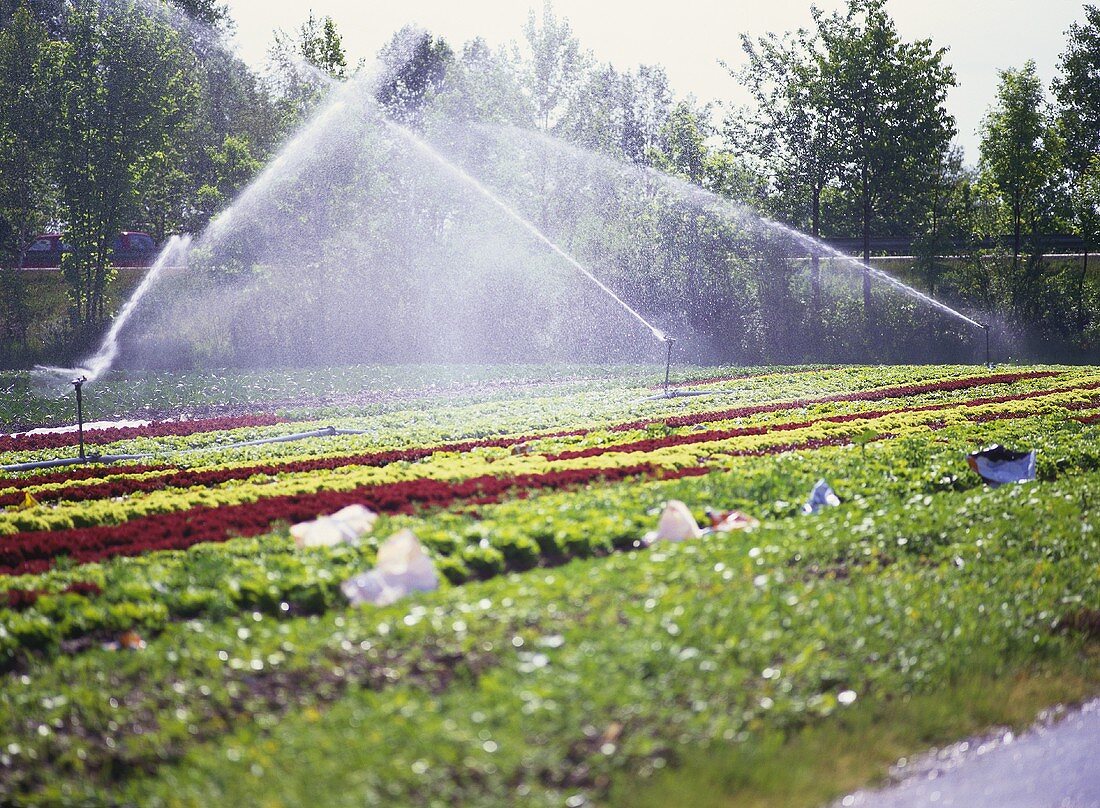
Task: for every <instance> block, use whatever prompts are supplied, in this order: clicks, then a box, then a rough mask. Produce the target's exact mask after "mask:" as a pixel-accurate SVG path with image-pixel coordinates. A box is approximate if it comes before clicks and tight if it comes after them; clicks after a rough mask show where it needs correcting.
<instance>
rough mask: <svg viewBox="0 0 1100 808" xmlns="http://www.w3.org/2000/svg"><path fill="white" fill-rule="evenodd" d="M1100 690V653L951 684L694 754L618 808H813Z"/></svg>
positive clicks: (633, 789) (625, 796)
mask: <svg viewBox="0 0 1100 808" xmlns="http://www.w3.org/2000/svg"><path fill="white" fill-rule="evenodd" d="M1098 691H1100V646H1097V645H1095V644H1094V645H1093V646H1092V647H1091V649H1090V650H1087V651H1084V652H1082V653H1081V654H1080V655H1079V656H1078V657H1076V658H1074V659H1073V660H1071V661H1070V663H1069V664H1068V665H1061V666H1058V667H1056V668H1055V667H1050V666H1031V667H1022V668H1019V669H1017V670H1015V671H1012V672H1006V673H1005V674H1004V675H1001V676H999V677H996V678H993V677H989V676H976V677H973V678H965V679H962V680H960V681H956V682H952V683H950V684H949V685H947V686H945V687H943V688H941V689H940V690H938V691H937V692H936V693H934V694H916V695H905V696H902V697H901V698H898V699H892V700H884V701H875V702H871V703H863V704H860V705H859V706H857V707H855V708H854V709H852V710H849V711H847V712H845V713H843V714H842V715H840V716H837V717H833V718H829V719H825V720H824V721H822V722H821V723H820V724H815V725H811V726H808V727H803V728H800V729H798V730H796V731H794V732H789V733H784V732H775V731H765V732H759V733H754V734H752V735H750V736H749V737H748V738H746V739H745V740H744V741H743V742H741V743H737V744H725V745H719V746H710V747H708V748H706V749H704V750H698V751H693V752H692V753H691V754H690V755H689V756H686V758H685V760H684V761H683V762H682V763H681V765H679V766H677V767H675V768H672V769H665V770H663V771H662V772H660V773H658V774H657V775H655V776H654V777H652V778H649V779H646V780H641V779H638V778H629V779H623V780H621V781H619V782H617V783H616V785H615V788H614V789H613V790H612V792H611V794H610V795H609V798H608V800H607V804H608V805H609V806H615V807H616V808H618V807H619V806H621V807H622V808H627V806H629V808H659V807H660V806H668V805H692V806H695V807H696V808H732V806H737V808H815V807H816V806H821V805H825V804H827V803H828V802H830V801H832V800H836V799H838V798H839V797H841V796H843V795H845V794H849V793H851V792H852V791H855V790H857V789H860V788H866V787H868V786H872V785H874V784H877V783H883V782H884V781H885V780H886V779H887V773H888V771H889V769H890V767H892V766H894V765H895V764H896V763H898V761H900V760H903V759H907V760H912V758H913V757H914V756H915V755H919V754H921V753H924V752H928V751H929V748H930V747H935V746H937V745H942V744H946V743H951V742H954V741H957V740H959V739H962V738H967V737H973V736H975V735H981V734H983V733H985V732H988V731H989V730H990V729H991V728H993V727H1010V728H1012V729H1014V730H1017V731H1019V730H1022V729H1024V728H1026V727H1028V726H1029V725H1031V724H1032V723H1033V722H1034V721H1035V719H1036V717H1037V716H1038V715H1039V714H1040V713H1041V712H1042V711H1043V710H1045V709H1047V708H1049V707H1050V706H1051V705H1055V704H1061V705H1072V704H1075V703H1079V702H1081V701H1084V700H1087V699H1088V698H1089V697H1091V696H1094V695H1095V694H1096V693H1097V692H1098Z"/></svg>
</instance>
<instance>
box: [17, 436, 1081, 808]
mask: <svg viewBox="0 0 1100 808" xmlns="http://www.w3.org/2000/svg"><path fill="white" fill-rule="evenodd" d="M995 436H996V437H999V438H1001V439H1004V440H1008V439H1012V440H1013V441H1016V442H1022V443H1023V444H1030V445H1034V446H1035V447H1036V448H1038V449H1039V451H1040V458H1041V463H1040V476H1041V478H1042V481H1040V482H1037V483H1035V484H1030V485H1020V486H1006V487H1003V488H1000V489H997V490H989V489H986V488H985V487H983V486H980V485H977V484H975V482H974V480H973V479H972V478H971V477H970V476H969V474H968V472H966V470H965V467H964V465H963V464H962V462H961V459H960V449H961V448H962V444H965V443H967V442H968V441H969V440H974V441H975V442H984V441H985V440H987V439H989V438H991V437H994V434H991V433H989V432H983V431H982V428H975V431H974V433H973V434H972V435H953V436H949V438H950V442H949V443H948V444H945V445H931V444H929V443H927V442H924V443H921V442H920V441H917V440H908V439H901V440H898V441H895V442H892V443H882V444H877V445H872V446H868V447H867V448H866V450H865V451H860V450H858V449H849V450H833V451H821V452H817V453H814V454H813V455H786V456H782V457H777V458H775V459H774V461H769V462H766V463H761V462H760V461H759V460H757V462H756V463H754V464H750V465H745V466H741V465H736V466H731V470H730V473H728V474H715V475H711V476H708V477H704V478H697V479H692V480H683V481H678V482H675V483H672V482H666V483H661V482H656V483H651V484H646V485H635V486H614V487H602V488H601V487H596V488H592V489H590V490H586V491H584V492H581V493H573V494H570V495H568V496H566V495H562V494H552V495H546V496H542V497H537V498H534V499H532V500H530V501H528V502H524V503H515V504H504V505H500V506H496V507H492V508H485V509H484V510H483V512H482V514H481V517H482V518H481V519H480V520H476V521H475V520H472V519H470V518H469V517H468V516H466V517H464V516H461V515H454V514H440V515H436V516H435V517H429V518H425V519H422V520H409V521H403V520H394V521H393V522H391V523H390V524H389V525H385V526H383V527H386V528H388V527H394V526H396V525H397V524H398V523H401V524H412V525H414V526H416V527H417V528H418V529H419V531H420V532H421V533H422V535H423V536H424V538H425V540H426V541H427V542H428V544H429V545H430V546H432V547H433V548H434V549H435V550H436V551H437V552H438V551H439V549H440V547H441V546H443V545H445V544H446V542H447V541H451V542H452V543H458V544H462V545H464V546H465V545H470V544H471V543H476V544H477V546H481V540H482V539H487V540H488V546H489V547H490V548H492V549H493V550H495V551H496V552H498V553H499V554H500V556H501V560H500V561H499V562H498V565H497V568H498V569H503V568H505V567H506V565H507V558H508V555H506V551H507V548H508V547H509V546H512V547H514V546H515V545H516V544H517V542H519V541H520V540H521V539H529V540H531V541H534V542H535V543H536V544H538V543H539V542H540V541H542V542H548V543H550V544H551V545H552V546H555V547H562V546H567V545H568V544H570V542H572V544H574V545H575V546H576V547H577V548H578V549H580V548H582V547H587V548H589V549H590V550H591V552H603V551H606V550H608V549H610V547H613V546H614V545H616V544H625V543H626V542H627V540H628V539H631V538H633V537H635V536H636V535H637V534H638V532H639V531H640V530H642V529H643V528H645V527H648V526H651V525H652V522H653V521H654V520H655V518H656V509H657V508H658V507H659V506H660V503H661V502H662V501H663V500H665V499H667V498H669V497H673V496H675V497H679V498H682V499H684V500H685V501H686V502H687V503H688V504H689V505H690V506H691V507H692V509H693V510H694V511H696V512H697V513H698V512H699V511H700V510H701V509H702V508H703V507H704V506H705V505H707V504H717V505H721V506H725V507H729V506H739V507H744V508H746V509H749V510H751V511H753V512H755V513H756V514H757V515H758V516H761V517H763V520H764V521H763V523H762V525H761V526H760V527H759V528H757V529H756V530H753V531H749V532H742V533H733V534H726V535H717V536H712V537H708V538H704V539H702V540H699V541H695V542H688V543H684V544H661V545H657V546H655V547H653V548H651V549H649V550H637V551H635V550H630V551H626V552H621V553H612V554H610V555H609V556H607V557H605V558H599V559H590V560H578V561H575V562H573V563H571V564H569V565H567V566H565V567H558V568H554V569H539V570H529V571H527V572H522V573H520V572H516V573H512V574H508V575H498V576H496V577H494V578H493V579H491V580H488V581H482V582H472V583H467V584H466V585H464V586H452V587H446V588H444V589H443V590H442V591H439V592H435V593H425V594H420V595H417V596H415V597H412V598H409V599H407V600H404V601H401V602H399V603H397V604H395V605H393V606H391V607H387V608H384V609H376V608H371V607H365V608H358V609H344V608H340V609H331V610H329V611H327V612H325V613H324V614H321V615H311V616H294V615H293V614H292V615H289V616H286V615H284V616H280V615H279V610H278V609H269V608H266V607H263V606H262V605H260V604H257V605H254V606H252V607H250V609H251V611H249V612H247V613H246V614H245V615H244V619H243V620H242V619H239V618H236V617H232V616H231V617H228V618H227V619H220V617H221V616H222V615H224V612H223V613H222V615H218V614H216V610H214V611H211V612H209V613H208V614H206V615H204V616H202V617H201V618H198V617H197V618H193V619H190V620H187V621H184V622H168V623H166V624H163V625H160V626H159V627H160V628H162V629H163V631H162V633H161V634H160V636H159V637H156V638H152V637H150V640H151V641H150V643H149V645H148V647H146V648H145V649H144V650H142V651H135V652H129V651H121V652H117V651H107V650H102V649H100V648H98V647H93V648H91V649H89V650H88V651H87V652H86V653H83V654H78V655H71V656H70V655H62V656H59V657H54V658H48V659H47V658H41V657H32V658H30V659H28V660H25V661H24V662H23V664H22V665H21V667H20V669H19V670H18V671H16V672H14V673H11V674H8V675H7V676H6V677H5V678H4V679H3V680H2V681H0V737H3V738H4V739H5V746H4V747H3V748H2V749H0V802H24V803H40V804H50V805H56V804H65V803H70V804H77V803H81V802H93V803H104V802H106V803H114V802H119V803H125V804H141V805H203V804H228V803H230V802H234V801H236V802H238V803H240V804H270V805H291V804H318V802H321V803H323V804H326V805H334V806H337V805H362V804H395V805H396V804H401V805H436V804H439V805H442V804H462V805H501V804H513V803H521V804H524V805H561V804H563V802H565V801H566V800H569V802H568V803H567V804H570V805H583V804H587V801H589V800H594V799H599V798H600V797H601V795H603V794H604V793H605V792H606V789H607V788H608V786H609V784H610V783H611V782H612V780H614V779H615V778H616V777H618V776H620V775H621V774H623V773H630V774H631V775H632V776H643V777H644V776H646V775H647V774H650V773H652V772H654V771H656V770H658V769H660V768H662V767H664V766H667V765H670V764H675V763H676V761H677V760H678V759H681V758H682V757H683V756H685V755H690V754H691V750H692V749H693V748H697V747H699V746H701V745H707V744H713V743H727V742H728V743H739V742H745V741H746V739H747V738H749V737H750V736H751V734H752V733H754V732H756V731H758V730H761V729H776V730H785V729H794V728H797V727H799V726H803V725H806V724H808V723H811V722H815V721H818V720H820V719H821V718H822V717H824V716H828V715H830V714H833V713H835V712H836V711H838V710H844V709H849V708H848V707H846V706H845V705H847V704H849V703H851V702H853V700H854V701H855V703H856V704H857V705H858V704H859V703H862V702H865V701H869V700H887V699H895V698H899V697H904V696H905V695H906V694H909V693H916V692H925V693H934V692H936V691H937V689H939V688H942V687H944V686H946V685H948V684H950V683H951V682H953V681H959V680H961V679H964V678H966V677H972V676H977V675H979V674H990V675H997V674H999V673H1004V672H1006V671H1014V670H1016V669H1017V667H1018V666H1020V665H1027V664H1030V663H1032V662H1035V661H1038V660H1046V661H1048V662H1056V663H1058V664H1066V665H1070V664H1074V662H1073V661H1074V660H1075V659H1077V658H1078V656H1079V654H1080V653H1082V651H1083V650H1084V649H1085V647H1086V643H1087V641H1088V640H1087V637H1086V636H1085V635H1084V634H1082V633H1081V632H1080V631H1078V630H1077V629H1075V628H1074V627H1075V626H1087V625H1088V622H1087V620H1085V619H1080V618H1079V616H1080V615H1081V614H1086V613H1088V610H1090V609H1091V610H1094V611H1095V610H1096V609H1097V608H1098V607H1100V549H1098V543H1097V539H1096V534H1095V532H1094V526H1095V524H1096V520H1097V517H1098V516H1100V473H1097V472H1096V471H1092V470H1086V469H1095V468H1096V466H1097V462H1098V461H1100V450H1097V449H1094V448H1092V446H1091V444H1092V443H1093V441H1092V440H1091V438H1092V436H1093V432H1092V431H1091V430H1085V429H1083V428H1082V429H1077V430H1075V429H1073V428H1071V427H1061V426H1059V425H1058V424H1055V423H1044V422H1029V423H1023V422H1018V423H1015V424H1013V425H1012V426H1011V428H1010V427H1009V426H1008V425H1005V424H998V425H996V432H995ZM754 469H755V470H754ZM819 475H820V476H827V477H829V478H830V480H831V481H832V482H833V483H834V485H835V487H836V489H837V491H838V493H839V494H840V495H841V497H842V499H844V503H843V504H842V505H841V506H840V507H837V508H833V509H829V510H827V511H825V512H823V513H821V514H819V515H817V516H813V517H794V513H795V512H796V510H797V505H798V503H799V500H801V498H802V496H803V495H804V493H805V492H804V489H805V487H806V485H807V484H808V483H810V482H812V480H813V479H814V478H816V477H817V476H819ZM700 515H701V514H700ZM780 517H784V518H780ZM510 527H511V528H513V529H514V532H513V533H512V537H511V538H509V534H508V531H509V528H510ZM583 536H589V537H591V538H590V539H589V543H588V544H587V545H585V544H583V542H582V540H581V537H583ZM266 542H267V543H266V545H265V543H264V542H255V543H242V544H241V545H238V546H236V547H235V546H234V545H233V544H232V543H231V544H229V545H225V546H224V547H222V548H218V549H217V550H215V549H213V548H211V549H209V550H205V551H201V552H199V553H198V554H194V553H192V554H190V555H188V556H187V557H186V564H184V563H181V562H183V561H184V560H185V559H184V558H180V559H173V558H148V559H141V560H133V561H126V562H117V563H112V564H109V565H105V566H103V567H100V568H98V569H97V570H96V572H97V573H98V574H101V575H103V576H104V577H103V578H102V583H104V584H107V585H108V586H107V590H108V591H109V590H110V588H111V585H112V584H119V585H121V584H123V583H124V582H125V581H126V580H127V576H129V578H128V580H129V582H130V585H132V586H133V587H135V591H134V594H135V595H138V589H140V587H141V586H142V584H143V582H149V587H150V588H149V592H148V594H149V595H150V596H151V597H153V598H154V599H156V600H160V601H161V602H162V603H164V604H168V603H171V602H172V597H173V595H172V593H173V592H179V591H181V590H180V587H181V586H183V585H184V583H185V581H187V580H189V579H194V580H198V581H202V580H204V578H205V580H207V581H209V582H211V583H212V582H213V581H214V579H215V578H216V577H217V576H218V575H219V574H222V573H225V574H227V580H231V579H232V577H233V575H234V570H237V571H239V572H238V573H236V574H237V575H238V577H241V578H244V577H249V578H253V577H254V578H255V580H257V581H259V580H261V579H265V580H267V582H268V583H269V584H271V585H274V586H276V587H282V586H285V584H286V583H287V582H286V581H285V580H284V577H283V573H282V569H283V568H282V567H281V564H282V563H283V562H284V561H285V562H286V563H290V564H291V565H292V566H293V563H294V562H295V561H300V563H301V564H302V566H301V567H300V568H299V569H298V571H297V572H295V573H293V574H295V575H296V574H299V573H301V574H303V576H306V573H305V572H304V571H305V570H311V572H319V571H320V570H321V569H327V570H329V571H330V572H336V571H337V570H339V569H340V568H341V564H344V561H343V560H342V559H343V555H344V554H346V553H352V551H349V550H337V551H332V552H327V553H326V552H323V551H316V552H310V553H295V552H293V551H290V550H289V546H288V545H287V544H286V542H285V539H283V538H281V537H278V536H275V537H271V538H269V539H267V540H266ZM528 549H530V548H528ZM253 551H259V552H261V553H264V555H261V557H260V558H259V559H256V560H255V562H256V564H255V566H254V567H252V568H251V570H249V564H251V563H252V562H251V561H250V560H249V558H248V555H249V553H251V552H253ZM508 552H514V551H508ZM369 557H370V550H369V549H366V550H364V551H363V552H362V555H361V558H360V559H359V560H362V561H364V562H366V561H368V560H369ZM513 557H514V558H522V557H523V554H522V553H521V554H519V555H518V556H516V555H513ZM276 559H279V561H278V562H276ZM207 564H209V565H210V566H209V567H207V566H206V565H207ZM173 565H176V567H175V568H174V566H173ZM311 565H313V566H311ZM353 566H355V564H353V563H348V564H347V568H348V569H350V568H351V567H353ZM520 566H522V564H521V565H520ZM129 567H132V568H130V569H128V568H129ZM287 569H289V568H287ZM65 575H66V574H65V573H51V576H53V577H52V579H51V580H55V581H57V582H60V581H61V580H63V579H64V578H65ZM109 576H118V579H117V580H112V579H110V578H109ZM307 577H308V576H307ZM333 577H334V578H335V577H338V576H337V575H334V576H333ZM229 589H232V587H229ZM183 591H185V590H183ZM199 591H203V590H202V587H201V586H200V590H199ZM209 591H211V592H212V591H213V587H211V589H210V590H209ZM280 597H281V595H280V596H276V597H273V598H272V599H271V600H272V602H274V601H275V600H278V599H279V598H280ZM165 608H166V609H170V607H168V606H165ZM232 608H239V605H238V604H230V603H228V602H227V603H226V604H225V610H227V611H228V610H230V609H232ZM272 612H273V613H272Z"/></svg>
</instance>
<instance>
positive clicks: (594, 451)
mask: <svg viewBox="0 0 1100 808" xmlns="http://www.w3.org/2000/svg"><path fill="white" fill-rule="evenodd" d="M1097 387H1100V383H1093V384H1084V385H1079V386H1076V387H1073V388H1054V389H1047V390H1038V391H1031V392H1028V393H1019V394H1015V395H1011V396H999V397H989V398H984V399H973V400H970V401H965V402H957V404H956V403H949V402H943V403H939V404H933V405H924V406H918V407H908V408H897V409H895V410H889V411H868V412H865V413H863V414H862V415H861V414H860V413H850V414H845V415H841V416H835V417H833V420H834V421H836V422H843V421H845V420H855V419H858V418H860V417H866V418H874V417H880V416H881V415H883V414H885V413H887V412H897V411H902V409H908V411H911V412H918V411H932V410H935V409H937V408H948V407H952V406H956V405H957V406H970V407H976V406H981V405H984V404H991V403H1001V402H1007V401H1013V400H1016V401H1019V400H1025V399H1028V398H1035V397H1042V396H1052V395H1056V394H1059V393H1066V392H1069V391H1070V390H1092V389H1095V388H1097ZM771 411H773V412H775V411H777V410H775V409H774V408H773V409H772V410H771ZM740 412H744V410H741V411H740ZM702 417H706V415H705V414H696V415H693V416H692V419H693V420H698V419H699V418H702ZM674 420H675V419H674ZM821 420H828V419H818V421H803V422H795V423H791V424H773V425H766V426H761V427H743V428H740V429H738V430H725V431H711V432H706V433H696V434H695V435H694V436H690V437H689V436H678V437H674V438H668V439H667V440H666V441H664V442H663V443H660V444H659V445H665V446H667V445H677V444H682V443H700V442H705V441H706V440H714V439H722V438H728V437H737V436H747V435H756V434H765V433H766V432H768V431H771V430H784V429H798V428H802V427H804V426H808V425H810V424H812V423H817V422H820V421H821ZM611 431H612V432H621V431H622V429H621V425H620V426H616V427H612V428H611ZM590 434H593V430H584V429H580V430H559V431H556V432H545V433H536V434H527V435H520V436H513V437H500V438H484V439H477V440H468V441H461V442H454V443H445V444H440V445H435V446H423V447H411V448H405V449H395V450H388V451H378V452H366V453H357V454H352V455H343V456H341V455H336V456H325V457H318V458H309V459H299V460H291V461H287V462H278V463H276V462H269V463H260V464H251V465H247V464H245V465H242V464H236V465H233V466H230V467H227V468H218V469H206V470H202V471H193V470H181V471H176V472H171V470H170V467H165V466H159V467H158V466H137V467H120V468H117V469H113V470H112V471H113V472H114V473H113V474H111V473H110V472H108V471H107V470H106V469H81V470H79V473H74V474H73V475H72V478H71V483H72V484H70V485H66V484H65V483H66V482H70V480H69V479H67V478H66V477H65V475H64V474H50V475H41V476H40V477H34V478H26V479H21V480H16V481H13V483H15V484H9V485H7V487H8V492H7V493H2V491H3V487H2V486H3V485H4V484H0V507H2V506H7V505H15V504H18V503H19V502H21V501H22V496H21V495H20V494H19V493H18V492H19V491H20V490H22V489H23V488H25V487H27V486H28V485H30V484H32V481H33V482H37V483H38V484H39V485H43V486H49V490H47V489H44V488H43V489H39V488H36V491H35V494H36V497H37V498H38V499H40V500H42V501H59V500H69V501H86V500H94V499H100V498H105V497H115V496H122V495H125V494H129V493H135V492H139V491H151V490H157V489H158V488H162V487H167V486H171V487H177V488H181V487H189V486H194V485H216V484H219V483H222V482H226V481H229V480H245V479H248V478H249V477H252V476H255V475H264V476H273V475H276V474H283V473H299V472H309V471H327V470H332V469H336V468H342V467H346V466H383V465H387V464H390V463H394V462H399V461H405V462H412V461H416V460H420V459H423V458H427V457H430V456H432V455H435V454H441V453H464V452H469V451H472V450H474V449H480V448H508V447H516V446H520V445H529V444H531V443H533V442H535V441H546V440H551V439H556V438H562V437H583V436H586V435H590ZM600 443H601V444H602V445H601V447H598V448H588V449H581V450H566V451H564V452H557V453H554V452H550V453H549V454H548V456H549V457H550V458H551V459H569V458H577V457H586V456H596V455H599V454H602V453H605V452H607V451H648V450H649V449H648V448H646V447H649V448H655V447H656V446H657V445H658V444H657V443H656V442H654V441H651V440H642V441H634V442H630V443H628V444H627V445H626V446H625V447H624V448H620V449H611V448H609V447H608V446H607V445H606V443H605V441H604V440H603V439H600ZM528 448H529V449H533V448H534V447H530V446H528ZM154 471H157V472H165V473H164V474H163V475H161V476H153V475H152V474H150V472H154ZM131 474H141V475H142V477H140V478H130V477H129V475H131ZM124 475H125V476H124ZM107 476H109V477H112V478H114V479H112V481H110V482H102V483H100V482H91V483H90V484H88V485H83V486H81V485H77V484H76V483H78V482H81V481H91V480H97V479H99V478H101V477H107Z"/></svg>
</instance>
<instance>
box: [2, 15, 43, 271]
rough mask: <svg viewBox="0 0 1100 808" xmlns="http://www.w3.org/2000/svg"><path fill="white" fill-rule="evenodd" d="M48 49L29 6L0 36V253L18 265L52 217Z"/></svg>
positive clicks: (41, 27) (13, 19)
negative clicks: (46, 64) (47, 72)
mask: <svg viewBox="0 0 1100 808" xmlns="http://www.w3.org/2000/svg"><path fill="white" fill-rule="evenodd" d="M47 47H48V40H47V34H46V29H45V28H44V27H43V26H42V25H41V24H40V23H39V22H38V21H37V20H35V18H34V16H33V15H32V14H31V12H30V10H29V9H28V8H27V6H26V5H23V6H20V7H19V9H18V10H17V11H16V12H15V13H14V14H13V15H12V18H11V21H10V23H9V25H8V26H7V27H5V28H4V29H3V30H0V87H3V88H4V91H3V92H2V93H0V221H2V225H0V239H2V240H0V250H2V251H3V253H4V254H5V259H6V260H5V263H7V262H8V261H11V262H13V263H15V264H17V265H19V264H22V261H23V255H24V251H25V250H26V248H27V247H28V246H29V245H30V243H31V242H32V241H34V239H35V237H36V236H37V234H38V233H39V232H41V230H42V228H43V226H44V225H45V224H46V222H47V221H48V220H49V219H50V218H51V213H52V211H51V206H50V197H51V190H52V189H51V187H50V172H49V162H50V138H49V135H48V133H49V129H50V117H51V113H52V111H51V107H50V104H49V103H48V101H47V91H46V86H47V83H46V81H45V77H44V75H43V71H44V60H45V58H46V52H47Z"/></svg>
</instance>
